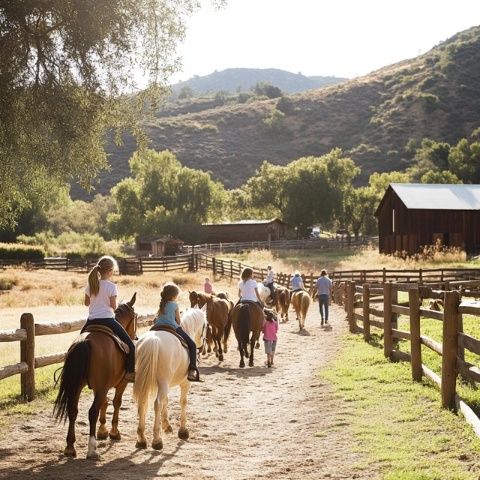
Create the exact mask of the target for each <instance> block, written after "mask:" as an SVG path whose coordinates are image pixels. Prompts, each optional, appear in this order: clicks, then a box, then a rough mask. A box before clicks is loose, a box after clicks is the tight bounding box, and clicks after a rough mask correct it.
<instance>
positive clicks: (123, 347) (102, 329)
mask: <svg viewBox="0 0 480 480" xmlns="http://www.w3.org/2000/svg"><path fill="white" fill-rule="evenodd" d="M93 332H96V333H105V334H107V335H109V336H110V337H111V338H112V339H113V340H114V341H115V343H116V344H117V347H118V348H119V349H120V351H122V352H123V353H124V354H125V355H128V354H129V352H130V348H129V347H128V345H127V344H126V343H125V342H124V341H122V340H120V338H118V337H117V336H116V335H115V334H114V333H113V331H112V329H111V328H109V327H107V326H105V325H87V326H86V327H85V329H84V330H83V333H93Z"/></svg>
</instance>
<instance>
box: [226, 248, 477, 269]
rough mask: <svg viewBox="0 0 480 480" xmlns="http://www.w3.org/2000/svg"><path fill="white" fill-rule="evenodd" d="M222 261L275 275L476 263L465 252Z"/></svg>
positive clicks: (316, 253)
mask: <svg viewBox="0 0 480 480" xmlns="http://www.w3.org/2000/svg"><path fill="white" fill-rule="evenodd" d="M222 258H226V259H234V260H236V261H239V262H242V263H245V264H247V265H252V266H256V267H260V268H262V267H263V268H266V267H267V265H272V266H273V269H274V270H275V271H276V272H282V273H292V272H294V271H295V270H299V271H300V272H301V273H305V274H308V273H319V272H320V270H321V269H322V268H326V269H327V270H329V271H333V270H374V269H381V268H387V269H416V268H424V269H425V268H441V267H445V268H474V267H480V262H478V261H476V260H470V261H467V260H466V258H465V254H464V253H463V252H444V253H443V252H437V253H435V254H434V255H432V256H430V258H428V259H425V260H424V259H420V258H401V257H394V256H392V255H380V254H379V253H378V249H376V248H371V247H369V248H364V249H360V250H355V249H352V250H336V251H332V250H329V251H322V250H286V251H275V252H271V251H269V250H254V251H251V252H246V253H243V254H231V255H222Z"/></svg>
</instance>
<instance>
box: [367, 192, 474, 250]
mask: <svg viewBox="0 0 480 480" xmlns="http://www.w3.org/2000/svg"><path fill="white" fill-rule="evenodd" d="M375 216H376V217H377V218H378V234H379V248H380V253H395V252H406V253H407V254H409V255H413V254H415V253H418V252H419V251H421V249H422V247H423V246H426V245H434V244H435V243H436V242H437V241H440V242H441V243H442V245H445V246H449V247H460V248H461V249H462V250H465V251H466V252H467V253H470V254H472V253H478V252H480V185H444V184H434V185H433V184H416V183H391V184H390V185H389V187H388V188H387V191H386V192H385V195H384V196H383V198H382V200H381V202H380V205H379V206H378V208H377V211H376V212H375Z"/></svg>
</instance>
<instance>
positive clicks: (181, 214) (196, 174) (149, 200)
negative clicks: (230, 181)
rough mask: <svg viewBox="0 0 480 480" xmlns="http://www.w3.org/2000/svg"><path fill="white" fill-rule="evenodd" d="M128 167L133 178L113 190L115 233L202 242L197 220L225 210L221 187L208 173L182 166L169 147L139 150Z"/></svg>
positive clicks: (202, 220) (216, 215)
mask: <svg viewBox="0 0 480 480" xmlns="http://www.w3.org/2000/svg"><path fill="white" fill-rule="evenodd" d="M130 169H131V172H132V177H131V178H127V179H125V180H122V181H121V182H120V183H119V184H118V185H117V186H115V187H114V188H113V190H112V194H113V197H114V199H115V202H116V206H117V213H114V214H111V215H110V216H109V228H110V230H111V232H112V234H113V235H114V236H116V237H119V238H122V237H129V236H134V235H136V234H141V235H152V234H155V235H159V234H173V235H176V236H178V237H180V238H182V239H183V240H186V241H195V240H197V241H198V240H199V237H198V234H199V229H198V225H199V224H200V223H202V222H205V221H207V220H209V219H215V218H218V217H219V216H220V215H221V211H222V207H223V202H224V200H225V191H224V189H223V186H222V185H221V184H219V183H216V182H214V181H213V180H212V179H211V178H210V175H209V174H208V173H206V172H201V171H200V170H193V169H191V168H187V167H182V165H181V164H180V162H179V161H178V160H177V158H176V157H175V155H173V154H172V153H171V152H168V151H164V152H155V151H154V150H149V149H145V150H143V151H140V152H136V153H135V154H134V155H133V156H132V158H131V159H130Z"/></svg>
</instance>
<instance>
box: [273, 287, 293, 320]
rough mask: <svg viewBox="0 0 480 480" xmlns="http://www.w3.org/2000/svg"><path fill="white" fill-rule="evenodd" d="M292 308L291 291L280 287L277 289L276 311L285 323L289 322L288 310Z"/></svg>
mask: <svg viewBox="0 0 480 480" xmlns="http://www.w3.org/2000/svg"><path fill="white" fill-rule="evenodd" d="M289 308H290V290H289V289H288V288H286V287H282V286H281V285H278V286H277V287H276V288H275V310H276V311H277V313H278V314H279V315H280V318H281V319H282V321H284V322H288V309H289Z"/></svg>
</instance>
